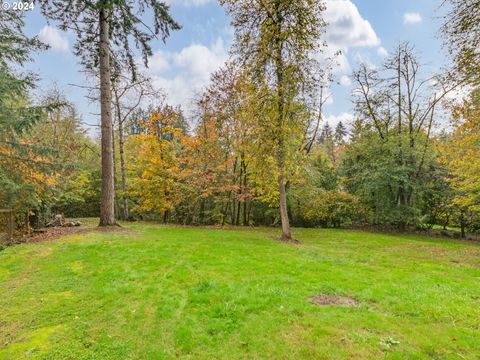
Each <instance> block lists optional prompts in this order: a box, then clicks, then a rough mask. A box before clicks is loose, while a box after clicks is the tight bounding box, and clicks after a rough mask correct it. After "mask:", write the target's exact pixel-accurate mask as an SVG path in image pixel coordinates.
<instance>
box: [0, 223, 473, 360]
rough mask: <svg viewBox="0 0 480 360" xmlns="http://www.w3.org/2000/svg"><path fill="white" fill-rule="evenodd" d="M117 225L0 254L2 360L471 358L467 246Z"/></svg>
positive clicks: (326, 233)
mask: <svg viewBox="0 0 480 360" xmlns="http://www.w3.org/2000/svg"><path fill="white" fill-rule="evenodd" d="M126 226H128V227H129V228H130V229H131V230H132V231H130V232H116V233H108V232H103V233H90V234H84V235H75V236H70V237H65V238H62V239H60V240H55V241H49V242H42V243H34V244H23V245H17V246H12V247H9V248H7V249H6V250H4V251H2V252H0V358H1V359H15V360H16V359H22V358H35V359H37V358H39V359H163V358H166V359H170V358H177V357H181V358H190V359H214V358H221V359H236V358H248V359H252V358H253V359H323V358H325V359H379V358H387V359H479V358H480V247H479V246H478V245H476V244H473V243H466V242H459V241H453V240H438V239H428V238H421V237H414V236H394V235H381V234H370V233H364V232H357V231H346V230H318V229H296V230H294V236H295V238H297V239H299V240H301V241H302V244H301V245H299V246H296V245H288V244H283V243H280V242H277V241H274V240H272V239H271V236H272V235H274V234H277V233H276V232H275V230H268V229H243V230H242V229H236V230H214V229H195V228H184V227H165V226H157V225H152V224H142V223H136V224H131V225H126ZM317 294H335V295H343V296H350V297H353V298H355V299H356V300H357V301H359V305H358V306H353V307H345V306H337V305H330V306H325V307H319V306H315V305H313V304H312V303H311V302H310V298H311V297H312V296H314V295H317Z"/></svg>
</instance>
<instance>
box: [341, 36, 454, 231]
mask: <svg viewBox="0 0 480 360" xmlns="http://www.w3.org/2000/svg"><path fill="white" fill-rule="evenodd" d="M421 73H422V69H421V66H420V64H419V62H418V60H417V58H416V56H415V53H414V50H413V48H412V47H411V46H410V45H409V44H408V43H404V44H400V45H399V46H398V47H397V49H396V51H395V53H394V54H393V55H392V56H391V57H390V58H389V59H387V61H386V62H385V64H384V66H383V68H379V69H372V68H368V67H367V66H365V65H362V66H361V67H360V69H359V70H358V71H357V72H356V73H355V74H354V79H355V81H356V84H357V87H356V89H355V91H354V95H355V107H356V112H357V116H358V121H357V123H356V125H355V131H354V138H355V142H354V143H353V144H352V145H351V146H349V147H348V149H347V159H346V162H345V163H344V165H345V166H344V170H345V175H346V176H347V185H348V186H349V189H350V191H352V192H353V193H355V194H357V195H359V196H361V197H362V198H363V199H364V201H366V202H367V203H368V204H369V206H370V207H371V208H372V209H373V210H374V211H373V212H374V220H373V221H374V222H375V223H388V224H395V225H398V226H400V227H405V226H408V225H417V224H418V222H419V213H418V212H419V206H420V200H421V192H422V189H424V188H425V186H426V181H427V180H428V176H429V172H431V169H432V167H435V156H436V153H435V151H434V149H435V146H434V142H433V141H432V129H433V125H434V121H435V119H436V114H437V113H436V112H435V111H436V110H437V108H438V105H439V102H440V101H441V100H442V99H443V98H444V97H445V95H446V94H447V93H448V92H449V91H450V90H451V88H450V87H449V85H450V84H445V83H444V82H442V80H441V78H439V77H434V78H433V79H432V78H427V79H421V78H420V74H421ZM433 83H436V86H433V87H432V85H429V84H433ZM452 86H454V85H452Z"/></svg>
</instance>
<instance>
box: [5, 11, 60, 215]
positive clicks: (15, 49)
mask: <svg viewBox="0 0 480 360" xmlns="http://www.w3.org/2000/svg"><path fill="white" fill-rule="evenodd" d="M23 28H24V14H23V13H22V12H15V11H1V12H0V46H1V51H0V207H9V208H15V209H16V210H17V211H23V212H26V213H27V212H29V211H31V210H33V209H36V208H38V207H39V206H40V205H41V200H42V199H41V198H40V194H43V196H45V197H46V196H49V195H51V193H50V190H51V186H52V185H53V184H54V180H55V177H54V176H53V172H54V168H53V166H52V163H51V161H50V158H49V156H50V155H51V153H50V151H49V149H46V148H44V147H42V146H37V144H35V143H33V142H32V141H29V140H28V139H27V138H26V137H27V135H28V133H29V132H30V131H31V129H32V128H33V127H34V126H35V124H36V123H38V122H40V121H42V120H44V119H45V115H46V112H47V110H48V107H44V106H41V105H35V104H33V103H32V101H31V100H30V99H29V96H28V93H29V91H31V90H32V89H34V87H35V82H36V76H35V74H32V73H28V72H22V66H23V65H25V63H26V62H28V61H29V60H30V56H31V53H32V52H34V51H38V50H42V49H45V48H46V46H45V45H44V44H42V43H41V42H40V41H39V40H38V39H37V38H36V37H34V38H29V37H27V36H26V35H25V34H24V33H23Z"/></svg>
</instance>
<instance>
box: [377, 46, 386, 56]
mask: <svg viewBox="0 0 480 360" xmlns="http://www.w3.org/2000/svg"><path fill="white" fill-rule="evenodd" d="M377 54H378V56H380V57H382V58H386V57H387V56H388V51H387V49H385V48H384V47H382V46H380V47H379V48H378V49H377Z"/></svg>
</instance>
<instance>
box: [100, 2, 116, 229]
mask: <svg viewBox="0 0 480 360" xmlns="http://www.w3.org/2000/svg"><path fill="white" fill-rule="evenodd" d="M107 18H108V15H107V10H105V9H103V8H102V9H101V10H100V19H99V21H100V44H99V54H100V103H101V109H100V113H101V116H100V117H101V120H100V122H101V136H102V139H101V143H102V196H101V203H100V226H112V225H115V214H114V191H113V153H112V112H111V105H112V104H111V87H110V50H109V29H108V19H107Z"/></svg>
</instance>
